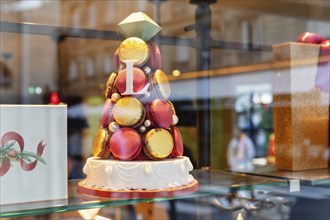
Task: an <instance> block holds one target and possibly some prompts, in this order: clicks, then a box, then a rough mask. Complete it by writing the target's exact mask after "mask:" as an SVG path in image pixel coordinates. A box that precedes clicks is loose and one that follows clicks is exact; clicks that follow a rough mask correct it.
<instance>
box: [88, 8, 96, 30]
mask: <svg viewBox="0 0 330 220" xmlns="http://www.w3.org/2000/svg"><path fill="white" fill-rule="evenodd" d="M96 14H97V9H96V5H95V3H91V4H89V6H88V20H87V26H88V27H89V28H95V26H96Z"/></svg>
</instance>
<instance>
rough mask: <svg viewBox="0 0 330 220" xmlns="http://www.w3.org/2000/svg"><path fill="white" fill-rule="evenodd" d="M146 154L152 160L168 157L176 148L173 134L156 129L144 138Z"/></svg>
mask: <svg viewBox="0 0 330 220" xmlns="http://www.w3.org/2000/svg"><path fill="white" fill-rule="evenodd" d="M144 143H145V146H144V152H145V154H146V155H147V156H148V157H149V158H150V159H154V160H157V159H163V158H166V157H168V156H169V155H170V154H171V152H172V150H173V147H174V141H173V137H172V135H171V133H170V132H169V131H167V130H166V129H163V128H154V129H151V130H150V131H148V132H147V134H146V135H145V137H144Z"/></svg>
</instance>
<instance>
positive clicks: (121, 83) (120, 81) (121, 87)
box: [115, 67, 148, 93]
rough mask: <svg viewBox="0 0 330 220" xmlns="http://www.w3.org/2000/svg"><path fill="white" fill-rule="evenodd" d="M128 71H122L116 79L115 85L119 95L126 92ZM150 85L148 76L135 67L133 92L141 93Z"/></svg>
mask: <svg viewBox="0 0 330 220" xmlns="http://www.w3.org/2000/svg"><path fill="white" fill-rule="evenodd" d="M126 75H127V71H126V69H123V70H120V71H119V73H118V76H117V78H116V82H115V85H116V87H117V89H118V91H119V93H124V92H125V91H126V80H127V77H126ZM147 83H148V78H147V76H146V74H145V73H144V72H143V71H142V70H141V69H140V68H137V67H133V91H134V92H139V91H140V90H142V89H143V88H144V87H145V86H146V84H147Z"/></svg>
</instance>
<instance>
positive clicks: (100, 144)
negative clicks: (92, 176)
mask: <svg viewBox="0 0 330 220" xmlns="http://www.w3.org/2000/svg"><path fill="white" fill-rule="evenodd" d="M108 143H109V132H108V131H107V129H105V128H100V129H99V130H98V131H97V133H96V136H95V139H94V144H93V149H92V154H93V156H94V157H101V158H104V159H105V158H108V157H109V156H110V155H111V152H110V149H109V146H108Z"/></svg>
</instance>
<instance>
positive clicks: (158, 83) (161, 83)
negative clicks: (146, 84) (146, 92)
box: [152, 69, 171, 99]
mask: <svg viewBox="0 0 330 220" xmlns="http://www.w3.org/2000/svg"><path fill="white" fill-rule="evenodd" d="M152 92H153V94H154V95H155V96H156V97H158V98H160V99H168V97H169V96H170V94H171V89H170V83H169V81H168V78H167V76H166V74H165V73H164V72H163V71H162V70H160V69H158V70H156V71H155V72H154V74H153V76H152Z"/></svg>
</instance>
